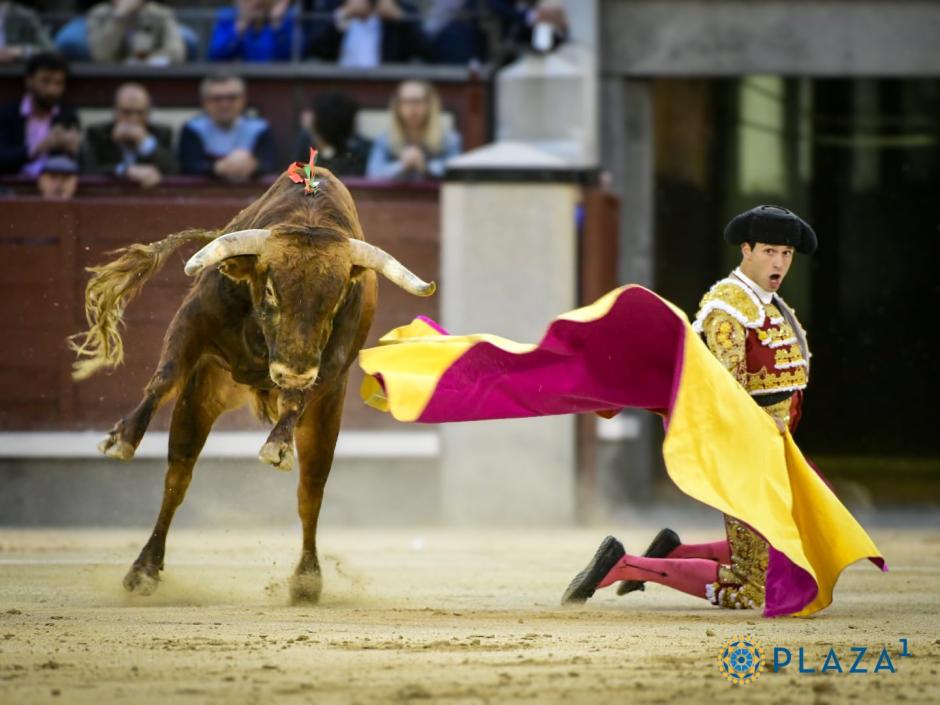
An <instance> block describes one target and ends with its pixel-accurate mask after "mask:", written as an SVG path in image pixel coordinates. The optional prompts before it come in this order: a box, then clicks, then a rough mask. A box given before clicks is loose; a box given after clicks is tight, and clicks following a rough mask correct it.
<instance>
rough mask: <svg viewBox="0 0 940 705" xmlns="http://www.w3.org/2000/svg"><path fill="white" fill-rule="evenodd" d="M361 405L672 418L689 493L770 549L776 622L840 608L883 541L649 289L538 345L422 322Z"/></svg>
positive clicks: (376, 357)
mask: <svg viewBox="0 0 940 705" xmlns="http://www.w3.org/2000/svg"><path fill="white" fill-rule="evenodd" d="M359 364H360V367H362V369H363V371H364V372H365V373H366V377H365V380H364V382H363V385H362V389H361V390H360V391H361V395H362V398H363V400H364V401H365V402H366V403H367V404H369V405H370V406H373V407H374V408H377V409H379V410H381V411H387V412H390V413H391V414H392V416H394V417H395V418H396V419H398V420H399V421H406V422H420V423H444V422H456V421H476V420H484V419H505V418H520V417H531V416H546V415H553V414H570V413H584V412H594V413H598V414H601V415H603V416H610V415H611V414H612V413H616V411H619V410H620V409H624V408H640V409H648V410H650V411H654V412H657V413H660V414H662V415H663V416H664V418H665V420H666V438H665V441H664V443H663V455H664V457H665V460H666V467H667V472H668V473H669V477H670V478H671V479H672V481H673V482H674V483H675V484H676V485H677V486H678V487H679V489H681V490H682V491H683V492H685V493H686V494H687V495H689V496H690V497H693V498H694V499H697V500H699V501H701V502H704V503H705V504H708V505H710V506H712V507H714V508H715V509H717V510H719V511H721V512H724V513H725V514H728V515H730V516H733V517H736V518H738V519H739V520H741V521H743V522H746V523H747V524H749V525H750V526H752V527H753V528H754V529H755V530H756V531H758V532H759V533H760V534H761V535H762V536H763V537H764V538H765V539H766V540H767V542H768V544H769V546H770V555H769V565H768V572H767V584H766V600H765V606H764V615H765V616H768V617H770V616H778V615H798V616H807V615H810V614H813V613H814V612H817V611H819V610H821V609H823V608H825V607H826V606H828V605H829V604H830V603H831V602H832V591H833V589H834V587H835V584H836V581H837V580H838V578H839V575H840V574H841V572H842V571H843V570H844V569H845V568H846V567H847V566H848V565H850V564H851V563H854V562H855V561H858V560H861V559H863V558H869V559H871V560H872V562H874V563H875V564H876V565H877V566H878V567H880V568H881V569H882V570H885V569H886V568H885V564H884V560H883V558H882V556H881V554H880V552H879V551H878V549H877V547H876V546H875V544H874V542H873V541H872V540H871V538H870V537H869V536H868V534H867V533H866V532H865V530H864V529H863V528H862V527H861V526H860V525H859V524H858V522H857V521H856V520H855V518H854V517H853V516H852V515H851V514H850V513H849V511H848V510H847V509H846V508H845V507H844V506H843V505H842V503H841V502H840V501H839V500H838V498H837V497H836V496H835V494H834V493H833V492H832V490H831V489H830V488H829V487H828V486H827V484H826V483H825V482H824V481H823V480H822V478H821V477H820V476H819V475H818V474H817V472H816V471H815V470H814V469H813V468H812V467H811V466H810V464H809V463H808V462H807V460H806V459H805V458H804V457H803V454H802V453H801V452H800V449H799V448H798V447H797V446H796V444H795V443H794V441H793V438H792V437H791V436H790V434H789V433H786V434H784V435H781V433H780V431H779V430H778V429H777V426H776V425H775V423H774V421H773V420H772V419H771V418H770V416H768V415H767V414H766V413H765V412H764V411H763V410H761V408H760V407H758V406H757V404H755V403H754V401H753V400H752V399H751V398H750V396H749V395H748V394H747V392H746V391H745V390H744V389H743V388H742V387H741V386H740V385H739V384H738V383H737V381H735V379H734V378H733V377H732V376H731V375H730V374H728V371H727V370H726V369H725V368H724V367H722V365H721V363H720V362H719V361H718V360H717V359H716V358H715V357H714V356H713V355H712V354H711V352H710V351H709V350H708V348H707V347H706V346H705V344H704V343H703V342H702V341H701V339H700V338H699V337H698V336H697V335H695V333H694V332H693V331H692V328H691V326H690V325H689V321H688V319H687V318H686V316H685V314H684V313H682V311H680V310H679V309H678V308H676V307H675V306H673V305H672V304H671V303H669V302H668V301H666V300H665V299H663V298H661V297H659V296H657V295H656V294H654V293H653V292H652V291H649V290H648V289H645V288H643V287H640V286H626V287H622V288H619V289H616V290H614V291H612V292H610V293H608V294H607V295H605V296H603V297H602V298H601V299H599V300H598V301H596V302H595V303H593V304H591V305H589V306H585V307H584V308H580V309H576V310H574V311H570V312H568V313H565V314H563V315H561V316H559V317H558V318H556V319H555V320H554V321H553V322H552V323H551V325H549V327H548V330H547V331H546V333H545V335H544V337H543V338H542V340H541V342H540V343H539V344H538V345H529V344H521V343H517V342H514V341H511V340H507V339H505V338H500V337H498V336H493V335H486V334H482V335H463V336H460V335H450V334H449V333H448V332H447V331H446V330H444V329H443V328H442V327H441V326H439V325H438V324H436V323H435V322H434V321H432V320H430V319H428V318H424V317H420V318H417V319H415V320H414V321H412V322H411V323H410V324H408V325H406V326H402V327H400V328H396V329H395V330H393V331H391V332H390V333H388V334H387V335H385V336H384V337H383V338H382V339H381V340H380V341H379V345H378V346H377V347H374V348H368V349H365V350H362V351H361V352H360V355H359Z"/></svg>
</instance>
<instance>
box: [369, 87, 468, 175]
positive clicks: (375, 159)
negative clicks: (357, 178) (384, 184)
mask: <svg viewBox="0 0 940 705" xmlns="http://www.w3.org/2000/svg"><path fill="white" fill-rule="evenodd" d="M389 113H391V117H392V119H391V125H390V126H389V131H388V132H387V133H386V134H384V135H382V136H380V137H378V138H377V139H376V140H375V142H373V143H372V151H371V153H370V154H369V164H368V167H367V169H366V175H367V176H368V177H369V178H370V179H382V180H386V179H407V180H420V179H439V178H441V177H442V176H444V169H445V162H446V161H447V159H449V158H450V157H453V156H456V155H457V154H460V135H458V134H457V133H456V132H454V131H453V130H445V129H444V126H443V125H442V124H441V100H440V97H439V96H438V95H437V91H436V90H434V86H432V85H431V84H430V83H427V82H426V81H404V82H403V83H401V85H399V86H398V91H397V92H396V93H395V96H394V97H393V98H392V101H391V104H390V105H389Z"/></svg>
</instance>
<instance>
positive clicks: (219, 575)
mask: <svg viewBox="0 0 940 705" xmlns="http://www.w3.org/2000/svg"><path fill="white" fill-rule="evenodd" d="M603 533H604V532H603V530H599V531H598V530H584V529H579V530H566V531H549V532H546V531H526V532H518V531H509V530H507V531H488V532H478V531H476V532H475V531H451V530H448V531H441V530H419V529H415V530H412V531H402V530H396V531H394V532H390V531H383V530H371V531H366V530H355V531H351V530H341V531H340V530H333V531H324V532H323V533H322V535H321V554H322V559H323V563H324V577H325V591H324V597H323V601H322V603H321V604H320V605H319V606H316V607H290V606H288V605H287V593H286V577H287V576H288V574H289V573H290V570H291V568H292V564H293V561H294V558H295V554H296V547H297V544H298V541H299V537H298V536H297V533H296V532H295V531H294V530H289V529H284V530H282V531H274V530H262V531H249V530H240V531H235V532H227V533H225V532H213V533H209V532H194V531H178V532H175V533H171V536H170V544H169V550H168V557H167V570H166V572H165V573H164V579H163V582H162V584H161V586H160V589H159V591H158V592H157V594H155V595H153V596H152V597H149V598H140V597H131V596H129V595H127V594H126V593H125V592H124V591H123V588H122V587H121V585H120V583H121V577H122V576H123V573H124V571H125V570H126V568H127V566H128V565H129V563H130V561H131V560H132V559H133V557H134V556H135V555H136V553H137V550H138V549H139V546H140V543H141V542H142V541H143V540H144V538H145V536H146V531H143V530H139V531H128V530H119V531H118V530H113V531H112V530H101V531H87V530H82V531H71V532H69V531H59V530H56V531H20V530H0V703H3V705H7V704H9V705H13V704H14V703H15V704H16V705H25V704H27V703H39V702H54V703H79V704H81V703H95V705H101V704H103V703H111V702H133V703H134V704H135V705H144V704H145V703H166V702H170V701H172V702H174V703H180V704H183V705H188V704H190V703H223V702H224V703H227V704H229V703H272V702H277V703H294V702H308V703H317V704H318V705H320V704H329V703H385V702H391V703H396V702H397V703H403V702H415V703H467V704H470V703H504V702H515V701H527V702H534V703H566V705H567V704H572V703H605V704H609V703H620V702H623V703H646V702H650V703H663V702H692V703H707V702H711V701H715V700H720V701H721V702H732V703H744V702H757V703H764V702H767V703H781V704H782V703H814V704H816V705H822V704H823V703H833V704H835V703H850V702H851V703H868V702H884V703H893V702H897V701H901V700H903V701H904V702H905V703H936V702H940V675H938V672H940V529H938V530H928V529H916V530H895V529H892V530H882V531H873V532H872V534H873V536H874V538H875V540H876V542H878V544H879V546H880V547H881V549H882V550H883V551H884V553H885V555H886V556H887V557H888V560H889V563H890V565H891V568H892V571H891V572H890V573H888V574H886V575H882V574H880V573H878V572H877V571H876V570H875V569H874V567H873V566H871V565H868V564H867V563H865V564H858V565H856V566H853V567H852V568H850V569H849V570H848V571H847V572H846V573H845V574H844V575H843V578H842V581H841V582H840V584H839V587H838V589H837V591H836V601H835V604H834V605H832V606H831V607H830V608H829V609H827V610H826V611H825V612H823V613H822V614H820V615H818V616H817V617H815V618H813V619H802V620H801V619H775V620H768V619H763V618H762V617H760V616H759V615H758V614H755V613H753V612H730V611H722V610H718V609H715V608H711V607H709V606H708V605H707V604H706V603H704V602H703V601H699V600H696V599H695V598H692V597H688V596H685V595H681V594H678V593H675V592H672V591H669V590H667V589H666V588H662V587H659V586H654V585H651V586H649V587H648V589H647V590H646V592H644V593H634V594H632V595H629V596H626V597H623V598H618V597H616V596H615V595H614V594H613V591H612V590H607V591H605V592H604V593H603V594H599V595H598V596H596V597H595V598H594V599H593V600H592V601H591V602H589V603H588V605H587V606H585V607H583V608H575V609H562V608H560V607H559V606H558V598H559V596H560V593H561V591H562V589H563V588H564V586H565V585H566V584H567V582H568V580H569V579H570V577H571V576H572V575H573V573H575V572H576V571H577V570H578V569H580V568H581V566H582V564H583V563H584V562H585V561H586V560H587V558H588V557H589V556H590V555H591V554H592V553H593V550H594V548H595V545H596V543H597V541H598V540H599V539H600V538H601V537H602V536H603ZM651 533H652V531H650V532H628V533H626V534H625V535H622V538H624V539H625V541H626V542H627V544H628V547H629V546H631V545H632V546H634V547H641V546H645V544H646V542H647V541H648V540H649V537H650V534H651ZM711 533H712V532H708V533H705V532H686V536H685V538H686V540H706V539H709V538H712V536H711ZM736 634H750V635H753V637H754V639H756V640H757V641H758V642H759V643H760V644H761V645H762V646H763V647H764V649H765V652H766V653H768V655H769V654H771V653H772V651H773V647H774V646H782V647H786V648H789V649H790V650H791V651H792V653H793V663H792V665H791V666H790V667H788V668H787V669H786V670H784V671H782V672H781V673H776V674H775V673H771V672H764V673H763V674H762V675H761V676H760V678H759V679H758V681H757V682H755V683H754V684H752V685H750V686H746V687H742V686H732V685H730V684H729V683H727V682H726V681H725V680H723V678H722V677H721V675H720V674H719V671H718V668H717V659H718V653H719V649H720V647H721V646H722V644H723V643H724V642H725V641H726V640H727V639H729V638H731V637H732V636H734V635H736ZM900 638H906V639H908V640H909V642H908V643H909V650H910V652H911V653H912V656H911V657H901V656H899V652H900V650H901V645H900V643H899V639H900ZM885 645H886V647H887V649H888V651H889V654H890V657H891V660H892V665H893V666H894V668H895V670H896V672H895V673H890V672H882V673H877V674H876V673H871V672H869V673H867V674H849V673H844V674H838V673H830V674H825V675H820V674H815V675H813V674H800V673H798V672H797V668H796V662H797V655H798V649H799V648H800V647H804V649H805V651H804V663H805V666H806V667H807V668H809V667H815V668H816V669H819V668H820V667H821V665H822V660H823V658H824V656H825V655H826V653H827V652H828V651H829V649H830V648H834V649H835V650H836V653H837V656H838V657H839V658H840V660H841V662H842V666H843V668H844V669H845V670H846V671H848V669H849V667H850V666H851V664H852V661H854V658H855V654H854V653H853V652H852V651H851V650H850V649H851V647H852V646H866V647H868V649H869V654H868V655H866V657H865V659H864V661H863V662H862V663H861V664H860V667H866V668H867V669H868V671H872V670H873V669H874V667H875V665H876V661H877V654H878V652H880V651H881V649H882V647H883V646H885Z"/></svg>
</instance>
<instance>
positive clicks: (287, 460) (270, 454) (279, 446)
mask: <svg viewBox="0 0 940 705" xmlns="http://www.w3.org/2000/svg"><path fill="white" fill-rule="evenodd" d="M304 396H305V393H304V392H303V391H302V390H299V389H282V390H281V391H280V392H279V393H278V400H277V411H278V417H277V423H276V424H275V425H274V428H273V429H271V433H270V434H269V435H268V440H267V441H265V443H264V445H263V446H262V447H261V452H260V453H258V458H259V459H260V460H261V461H262V462H265V463H267V464H268V465H271V466H273V467H274V468H276V469H278V470H283V471H284V472H289V471H290V469H291V468H292V467H293V466H294V428H295V427H296V426H297V421H298V419H300V415H301V414H302V413H303V411H304V401H305V400H304Z"/></svg>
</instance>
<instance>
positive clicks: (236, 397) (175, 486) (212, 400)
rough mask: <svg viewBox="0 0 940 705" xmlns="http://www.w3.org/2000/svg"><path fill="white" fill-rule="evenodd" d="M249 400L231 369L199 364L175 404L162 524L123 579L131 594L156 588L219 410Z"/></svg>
mask: <svg viewBox="0 0 940 705" xmlns="http://www.w3.org/2000/svg"><path fill="white" fill-rule="evenodd" d="M248 398H249V397H248V393H247V391H244V389H243V388H240V387H238V386H237V385H235V384H234V383H233V382H232V381H231V377H230V376H229V374H228V372H225V371H224V370H221V369H220V368H219V367H217V366H215V365H214V364H212V363H208V362H202V363H199V364H198V365H196V368H195V369H194V370H193V372H192V374H191V375H190V377H189V379H188V380H187V382H186V384H185V386H184V388H183V391H182V393H181V394H180V396H179V399H178V400H177V402H176V406H175V407H174V408H173V418H172V421H171V422H170V440H169V448H168V461H169V463H168V467H167V471H166V480H165V481H164V487H163V502H162V503H161V505H160V513H159V515H158V516H157V522H156V524H155V526H154V527H153V531H152V532H151V534H150V538H149V539H148V541H147V543H146V544H145V545H144V547H143V549H142V550H141V552H140V555H139V556H138V557H137V560H135V561H134V564H133V565H132V566H131V569H130V570H129V571H128V572H127V575H126V576H125V577H124V587H125V588H127V589H128V590H130V591H131V592H135V593H137V594H139V595H149V594H151V593H152V592H153V591H154V590H156V588H157V585H158V583H159V581H160V571H161V570H163V556H164V552H165V550H166V537H167V533H168V532H169V530H170V523H171V522H172V521H173V515H174V514H175V513H176V510H177V509H178V508H179V506H180V504H182V503H183V499H184V498H185V497H186V490H187V489H189V483H190V481H191V480H192V476H193V466H194V465H195V464H196V459H197V458H198V457H199V453H200V452H201V451H202V448H203V445H205V442H206V438H207V437H208V435H209V431H210V430H211V428H212V424H213V423H215V420H216V419H217V418H218V417H219V414H221V413H222V412H224V411H226V410H228V409H231V408H235V407H237V406H240V405H241V404H242V403H244V402H245V401H247V400H248Z"/></svg>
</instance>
